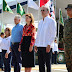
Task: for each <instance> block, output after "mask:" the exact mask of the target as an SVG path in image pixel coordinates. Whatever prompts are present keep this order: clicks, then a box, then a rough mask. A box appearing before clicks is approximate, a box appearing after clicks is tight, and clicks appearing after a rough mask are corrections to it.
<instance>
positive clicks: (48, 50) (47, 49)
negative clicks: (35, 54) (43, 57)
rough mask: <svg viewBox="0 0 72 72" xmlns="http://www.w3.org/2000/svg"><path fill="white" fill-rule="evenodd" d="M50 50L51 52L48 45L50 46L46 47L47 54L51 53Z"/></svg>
mask: <svg viewBox="0 0 72 72" xmlns="http://www.w3.org/2000/svg"><path fill="white" fill-rule="evenodd" d="M50 50H51V48H50V45H48V46H47V47H46V53H49V52H50Z"/></svg>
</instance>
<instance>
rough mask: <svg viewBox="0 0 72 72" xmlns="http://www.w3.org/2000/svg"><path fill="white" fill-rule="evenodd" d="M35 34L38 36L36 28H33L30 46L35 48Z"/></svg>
mask: <svg viewBox="0 0 72 72" xmlns="http://www.w3.org/2000/svg"><path fill="white" fill-rule="evenodd" d="M35 34H36V28H35V27H33V28H32V34H31V35H32V37H31V43H30V46H31V47H33V46H34V43H35Z"/></svg>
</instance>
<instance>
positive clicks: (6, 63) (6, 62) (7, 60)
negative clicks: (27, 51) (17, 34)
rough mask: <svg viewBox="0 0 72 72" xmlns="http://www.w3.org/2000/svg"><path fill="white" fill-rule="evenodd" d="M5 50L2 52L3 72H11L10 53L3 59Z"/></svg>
mask: <svg viewBox="0 0 72 72" xmlns="http://www.w3.org/2000/svg"><path fill="white" fill-rule="evenodd" d="M6 52H7V50H2V57H3V62H4V69H5V71H4V72H10V71H11V53H9V55H8V58H5V54H6Z"/></svg>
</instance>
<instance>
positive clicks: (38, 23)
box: [38, 0, 40, 24]
mask: <svg viewBox="0 0 72 72" xmlns="http://www.w3.org/2000/svg"><path fill="white" fill-rule="evenodd" d="M39 9H40V0H39ZM38 24H39V10H38Z"/></svg>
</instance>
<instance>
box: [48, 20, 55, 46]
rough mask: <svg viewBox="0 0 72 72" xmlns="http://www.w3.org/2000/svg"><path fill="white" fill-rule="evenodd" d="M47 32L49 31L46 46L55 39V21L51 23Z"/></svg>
mask: <svg viewBox="0 0 72 72" xmlns="http://www.w3.org/2000/svg"><path fill="white" fill-rule="evenodd" d="M49 29H50V30H49V31H50V35H49V38H48V45H51V43H52V42H53V41H54V39H55V37H56V21H52V22H51V23H50V25H49Z"/></svg>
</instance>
